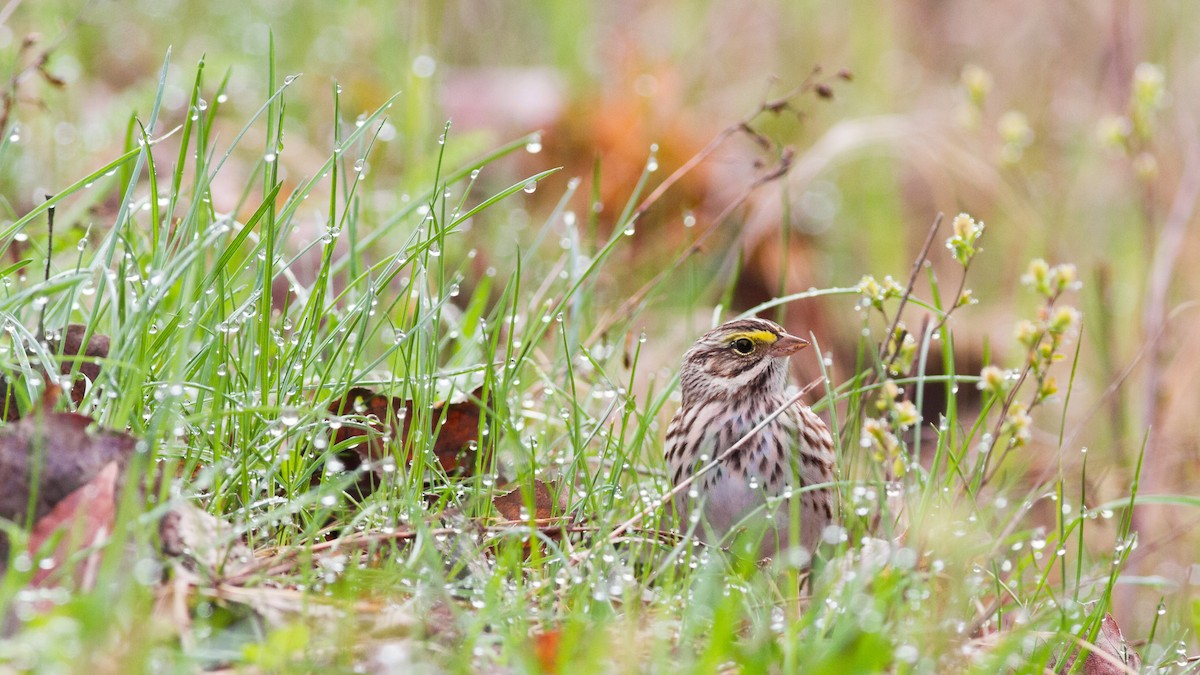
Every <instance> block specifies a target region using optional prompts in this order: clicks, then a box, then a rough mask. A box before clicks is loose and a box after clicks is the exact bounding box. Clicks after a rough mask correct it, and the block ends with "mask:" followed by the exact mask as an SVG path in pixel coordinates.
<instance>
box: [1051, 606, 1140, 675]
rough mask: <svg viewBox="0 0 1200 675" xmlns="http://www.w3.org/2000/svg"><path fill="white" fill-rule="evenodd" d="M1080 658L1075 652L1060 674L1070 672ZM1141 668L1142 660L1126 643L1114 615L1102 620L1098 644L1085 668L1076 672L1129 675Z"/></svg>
mask: <svg viewBox="0 0 1200 675" xmlns="http://www.w3.org/2000/svg"><path fill="white" fill-rule="evenodd" d="M1078 656H1079V654H1078V652H1073V653H1072V654H1071V656H1070V657H1068V658H1067V660H1066V662H1065V663H1063V665H1062V668H1060V669H1059V671H1058V672H1060V673H1068V672H1070V671H1071V667H1072V666H1074V665H1075V659H1076V658H1078ZM1141 667H1142V658H1141V657H1140V656H1139V655H1138V653H1137V652H1136V651H1134V649H1133V647H1130V646H1129V645H1128V644H1127V643H1126V642H1125V636H1123V635H1121V627H1120V626H1118V625H1117V620H1116V619H1114V618H1113V615H1112V614H1105V615H1104V618H1103V619H1101V620H1100V632H1099V633H1097V634H1096V643H1095V645H1094V647H1093V649H1092V650H1091V651H1089V652H1088V655H1087V658H1085V659H1084V660H1083V666H1082V667H1080V669H1079V670H1078V671H1076V672H1078V673H1081V674H1082V675H1127V674H1128V673H1137V672H1139V671H1140V670H1141Z"/></svg>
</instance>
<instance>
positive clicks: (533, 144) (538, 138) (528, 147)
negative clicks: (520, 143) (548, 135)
mask: <svg viewBox="0 0 1200 675" xmlns="http://www.w3.org/2000/svg"><path fill="white" fill-rule="evenodd" d="M541 151H542V135H541V134H534V135H532V136H530V137H529V142H528V143H526V144H525V152H528V153H529V154H531V155H536V154H538V153H539V152H541Z"/></svg>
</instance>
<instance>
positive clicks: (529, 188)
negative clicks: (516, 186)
mask: <svg viewBox="0 0 1200 675" xmlns="http://www.w3.org/2000/svg"><path fill="white" fill-rule="evenodd" d="M522 189H523V190H524V191H525V193H526V194H533V193H534V192H535V191H537V181H536V180H531V181H529V182H528V183H526V184H525V187H524V188H522Z"/></svg>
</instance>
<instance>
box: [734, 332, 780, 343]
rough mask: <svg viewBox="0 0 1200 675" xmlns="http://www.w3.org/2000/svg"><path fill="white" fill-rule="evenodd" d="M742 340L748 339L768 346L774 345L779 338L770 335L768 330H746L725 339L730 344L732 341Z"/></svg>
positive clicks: (772, 334)
mask: <svg viewBox="0 0 1200 675" xmlns="http://www.w3.org/2000/svg"><path fill="white" fill-rule="evenodd" d="M742 338H748V339H750V340H753V341H754V342H756V343H759V344H768V345H769V344H774V343H775V341H776V340H778V339H779V336H778V335H776V334H774V333H772V332H771V331H769V330H748V331H742V332H738V333H732V334H731V335H729V337H728V338H727V339H728V340H729V341H730V342H733V341H734V340H740V339H742Z"/></svg>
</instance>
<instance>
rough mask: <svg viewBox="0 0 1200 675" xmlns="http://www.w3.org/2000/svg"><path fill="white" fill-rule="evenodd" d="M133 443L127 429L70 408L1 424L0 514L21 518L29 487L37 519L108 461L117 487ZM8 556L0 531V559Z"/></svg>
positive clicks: (98, 471)
mask: <svg viewBox="0 0 1200 675" xmlns="http://www.w3.org/2000/svg"><path fill="white" fill-rule="evenodd" d="M136 445H137V440H136V439H134V438H133V437H132V436H130V435H129V434H126V433H123V432H119V431H110V430H107V429H102V428H98V427H96V426H95V423H94V422H93V421H92V418H90V417H87V416H85V415H77V414H74V413H65V412H45V411H39V412H35V413H34V414H32V415H29V416H28V417H25V418H23V419H21V420H19V421H17V422H14V423H13V424H10V425H8V426H6V427H4V428H3V429H0V518H5V519H7V520H11V521H13V522H17V523H20V522H24V521H25V519H26V517H27V513H26V512H27V510H28V508H29V504H30V492H31V489H32V490H34V491H35V494H34V497H35V498H34V501H33V521H34V522H35V523H36V522H37V521H39V520H41V519H42V518H43V517H45V516H46V514H48V513H50V511H51V509H53V508H54V506H55V505H56V504H58V503H59V502H60V501H62V500H63V499H65V498H66V497H67V495H69V494H71V493H72V492H74V491H75V490H77V489H79V488H80V487H81V486H83V485H84V484H86V483H88V482H89V481H91V480H92V479H93V478H95V477H96V476H97V474H99V473H100V471H101V470H102V469H104V468H105V467H106V466H108V465H109V463H113V462H115V463H116V471H117V484H116V488H117V489H119V488H120V481H121V478H122V477H123V475H124V472H125V467H126V465H127V464H128V462H129V458H130V457H132V456H133V453H134V448H135V447H136ZM34 476H36V478H37V485H36V486H31V485H30V481H31V480H32V478H33V477H34ZM7 557H8V539H7V537H5V536H4V535H3V534H0V561H2V560H6V559H7Z"/></svg>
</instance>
